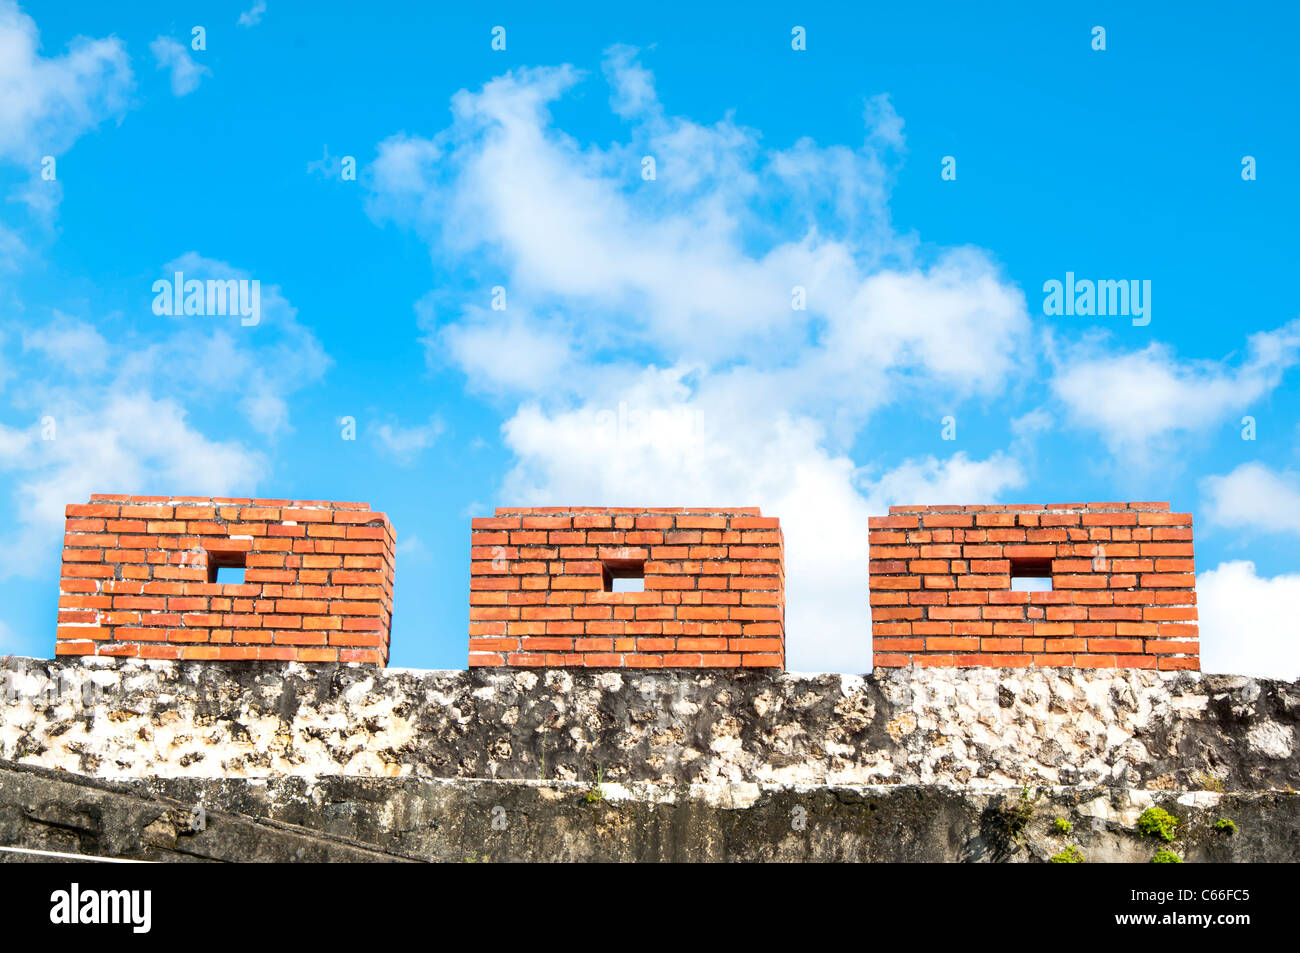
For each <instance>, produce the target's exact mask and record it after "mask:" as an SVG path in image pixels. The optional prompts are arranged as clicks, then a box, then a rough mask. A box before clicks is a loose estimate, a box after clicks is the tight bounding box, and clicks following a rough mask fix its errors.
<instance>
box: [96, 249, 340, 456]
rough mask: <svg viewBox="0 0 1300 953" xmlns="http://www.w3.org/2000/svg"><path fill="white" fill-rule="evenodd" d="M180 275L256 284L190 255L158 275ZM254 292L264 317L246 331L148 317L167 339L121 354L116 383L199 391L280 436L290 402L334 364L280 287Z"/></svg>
mask: <svg viewBox="0 0 1300 953" xmlns="http://www.w3.org/2000/svg"><path fill="white" fill-rule="evenodd" d="M178 271H179V272H182V273H183V274H184V276H185V280H187V281H188V280H190V279H197V280H200V281H206V280H208V279H217V280H226V279H235V280H248V281H251V280H252V279H253V276H252V275H251V273H250V272H248V271H245V270H244V269H241V268H237V267H235V266H233V265H231V264H229V263H228V262H224V261H220V260H217V259H214V258H206V257H204V256H203V255H200V254H199V253H198V252H194V251H190V252H186V253H185V254H183V255H181V256H180V257H178V258H176V259H175V260H173V261H170V262H168V263H167V264H166V265H164V266H163V268H162V270H161V271H160V272H159V274H158V277H159V278H166V279H168V280H174V279H173V276H174V274H175V273H176V272H178ZM258 280H259V281H261V279H258ZM259 287H260V289H261V292H260V293H261V319H260V321H259V322H258V324H256V325H254V326H249V327H244V326H243V325H242V324H241V323H240V318H239V317H238V316H208V315H189V316H179V317H153V316H151V317H150V320H151V321H154V322H160V323H161V324H162V329H163V330H164V332H165V333H162V334H159V335H157V336H156V337H154V338H153V339H152V340H151V341H150V342H149V343H147V344H146V343H136V342H133V344H134V346H132V347H130V348H128V349H124V350H123V353H122V354H121V355H120V357H119V358H118V361H117V363H116V365H115V367H116V376H117V378H118V379H119V381H121V382H123V383H129V384H132V385H144V384H149V385H150V386H158V385H159V384H163V383H165V384H167V385H168V387H169V390H170V392H172V393H184V394H191V393H199V394H202V395H203V396H204V398H205V399H206V400H209V401H211V400H212V399H215V398H221V399H229V400H232V401H234V402H235V405H236V406H237V407H238V408H239V410H240V411H241V412H242V413H243V415H244V417H245V418H246V419H247V420H248V421H249V423H251V424H252V425H253V427H254V428H255V429H256V430H257V431H258V432H260V433H263V434H267V435H270V436H274V435H277V434H280V433H283V432H285V431H286V430H288V429H289V405H288V398H289V396H290V395H292V394H293V393H294V392H296V391H298V390H300V389H302V388H303V387H306V386H308V385H310V384H313V383H315V382H316V381H318V380H319V379H320V378H321V377H322V376H323V375H324V373H325V371H326V369H327V368H329V366H330V364H331V360H330V358H329V356H328V355H327V354H326V353H325V351H324V349H323V348H322V347H321V344H320V342H319V341H318V340H317V338H316V336H315V334H313V333H312V331H311V330H310V329H309V328H307V327H306V326H304V325H303V324H302V323H301V322H299V321H298V309H297V308H295V307H294V306H293V305H292V304H291V303H290V302H289V300H288V299H287V298H286V297H285V296H284V293H283V291H282V290H281V288H280V286H279V285H276V284H268V283H266V282H264V281H263V282H261V284H260V285H259Z"/></svg>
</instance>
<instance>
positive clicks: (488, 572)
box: [469, 506, 785, 668]
mask: <svg viewBox="0 0 1300 953" xmlns="http://www.w3.org/2000/svg"><path fill="white" fill-rule="evenodd" d="M621 580H628V581H633V580H640V582H641V584H642V585H643V587H644V588H643V591H639V592H637V591H618V590H619V589H620V588H622V586H621V585H620V581H621ZM469 620H470V621H469V664H470V666H471V667H474V666H492V665H521V666H542V665H546V666H587V667H636V668H675V667H686V668H701V667H714V668H740V667H745V668H750V667H763V668H784V667H785V568H784V552H783V544H782V537H781V526H780V522H779V521H778V520H776V519H775V518H772V517H765V516H762V515H761V514H760V513H759V511H758V509H757V508H742V509H707V508H706V509H682V508H680V507H679V508H647V509H638V508H600V507H562V506H560V507H544V508H540V509H527V508H513V507H511V508H500V509H497V511H496V516H492V517H483V518H478V519H475V520H473V524H472V538H471V549H470V610H469Z"/></svg>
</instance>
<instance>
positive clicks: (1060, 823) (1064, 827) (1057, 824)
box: [1052, 817, 1074, 834]
mask: <svg viewBox="0 0 1300 953" xmlns="http://www.w3.org/2000/svg"><path fill="white" fill-rule="evenodd" d="M1052 826H1053V827H1054V828H1056V833H1058V834H1068V833H1070V832H1071V831H1072V830H1074V825H1073V824H1071V823H1070V822H1069V821H1067V820H1066V819H1065V818H1063V817H1058V818H1057V819H1056V820H1055V821H1053V822H1052Z"/></svg>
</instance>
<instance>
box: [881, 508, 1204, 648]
mask: <svg viewBox="0 0 1300 953" xmlns="http://www.w3.org/2000/svg"><path fill="white" fill-rule="evenodd" d="M889 513H890V515H889V516H880V517H872V518H871V519H870V520H869V523H868V529H869V531H870V532H869V545H870V574H871V575H870V578H871V619H872V622H871V635H872V642H873V645H872V651H873V655H874V660H875V665H876V666H877V667H892V666H903V665H922V666H929V665H939V666H985V665H987V666H1029V665H1055V666H1075V667H1078V668H1114V667H1121V668H1125V667H1127V668H1157V669H1166V670H1167V669H1199V668H1200V667H1201V663H1200V643H1199V641H1198V634H1197V621H1196V618H1197V617H1196V574H1195V562H1194V559H1193V556H1192V516H1191V514H1190V513H1170V512H1169V504H1168V503H1086V504H1084V503H1076V504H1062V505H1051V506H891V507H890V508H889ZM1021 577H1023V578H1034V577H1038V578H1040V579H1043V580H1046V579H1050V581H1051V589H1050V591H1034V592H1029V591H1014V590H1013V587H1012V580H1013V578H1021Z"/></svg>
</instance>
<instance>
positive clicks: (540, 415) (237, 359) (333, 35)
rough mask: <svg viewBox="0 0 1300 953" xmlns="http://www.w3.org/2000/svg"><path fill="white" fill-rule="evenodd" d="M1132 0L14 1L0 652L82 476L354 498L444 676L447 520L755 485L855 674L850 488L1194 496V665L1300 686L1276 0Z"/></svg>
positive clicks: (4, 170)
mask: <svg viewBox="0 0 1300 953" xmlns="http://www.w3.org/2000/svg"><path fill="white" fill-rule="evenodd" d="M904 6H906V5H904ZM1126 6H1127V5H1122V4H1117V3H1090V4H1084V3H1077V4H1076V3H1067V4H1053V5H1050V9H1049V8H1048V7H1049V5H1043V4H1024V5H1022V6H1020V7H1019V8H1018V9H1017V8H1010V7H1009V8H1008V9H1006V10H986V9H983V8H982V5H981V6H980V7H977V6H976V5H950V4H938V5H927V6H925V7H919V8H915V9H912V8H909V9H903V10H893V11H880V10H875V9H866V8H861V9H838V8H835V7H821V6H818V5H811V6H810V5H806V4H799V5H795V6H785V5H772V4H757V5H746V7H745V9H744V10H743V12H740V11H711V10H708V9H701V8H700V5H697V4H692V5H680V6H674V5H671V4H656V5H654V6H653V8H643V7H630V8H611V7H609V6H608V5H606V4H599V5H591V6H580V5H574V6H572V7H571V8H570V10H569V12H567V13H563V14H558V15H557V14H556V13H554V12H552V11H548V12H546V13H545V14H543V13H542V12H540V10H539V8H537V7H536V5H533V4H498V5H496V6H495V7H494V8H493V9H492V11H491V12H490V13H483V14H480V13H476V12H472V11H467V10H464V9H458V8H447V9H435V8H433V7H432V6H431V5H428V4H415V3H412V4H405V5H399V4H393V5H385V8H384V9H382V10H379V11H371V10H365V12H364V13H362V12H359V11H358V8H357V7H356V6H355V5H354V4H330V3H319V4H313V5H311V11H312V12H311V14H310V16H307V15H305V14H304V12H303V11H304V10H305V9H306V8H305V7H302V6H298V7H296V8H295V7H291V5H289V4H287V3H281V2H278V0H266V2H265V3H257V4H254V2H253V0H246V2H243V3H236V4H228V3H216V2H212V3H196V4H190V5H186V6H185V8H184V10H183V11H182V10H181V9H180V8H178V7H177V5H175V4H161V3H138V4H132V5H130V8H129V9H121V8H114V7H113V6H112V5H103V4H91V3H78V2H61V3H57V4H56V3H43V4H26V5H23V6H21V7H19V6H17V5H15V4H14V3H12V2H9V0H0V49H3V50H4V51H5V55H4V56H3V58H0V191H2V192H3V193H4V195H5V198H6V201H4V202H3V203H2V204H0V316H2V317H0V321H2V323H0V386H2V387H3V391H4V398H5V400H4V404H3V412H2V414H0V506H2V507H4V508H5V510H6V511H7V513H6V518H5V519H4V521H3V524H2V525H3V526H4V527H5V530H4V539H3V540H0V606H2V607H3V608H2V609H0V650H3V651H8V652H17V653H23V654H31V655H37V656H44V655H48V654H50V652H51V651H52V645H53V639H54V632H53V628H54V625H53V623H54V617H55V605H56V600H57V578H58V554H59V547H60V540H61V519H62V517H61V514H62V507H63V504H65V503H67V502H77V501H82V500H84V499H85V498H86V497H87V496H88V494H89V493H92V492H107V491H125V492H140V493H174V494H188V495H197V494H209V493H212V494H220V495H239V496H245V495H251V496H269V497H294V498H325V499H339V500H365V501H367V502H369V503H371V504H372V506H374V507H375V508H376V509H382V510H384V511H386V512H387V513H388V514H389V515H390V516H391V517H392V519H393V521H394V523H395V525H396V527H397V530H398V537H399V544H400V551H399V558H398V578H397V594H396V618H395V625H394V631H393V640H392V664H394V665H402V666H413V667H448V668H453V667H461V666H463V665H464V662H465V653H466V621H467V596H466V593H467V588H468V539H469V527H468V517H469V516H470V515H474V514H479V513H486V512H490V510H491V508H492V507H493V506H496V505H509V504H528V505H548V504H561V503H568V504H577V505H602V504H609V505H614V504H625V505H643V504H644V505H735V506H747V505H761V506H762V507H763V508H764V511H765V512H767V513H771V514H774V515H777V516H780V517H781V518H782V520H783V524H784V527H785V532H786V538H787V547H788V548H787V575H788V586H789V607H788V617H787V633H788V656H789V664H790V667H791V668H794V669H798V670H841V671H865V670H866V669H868V668H869V666H870V645H869V642H870V637H869V625H868V613H867V609H866V601H867V599H866V544H865V536H866V529H865V523H866V516H867V515H871V514H876V513H879V512H883V511H884V508H885V507H887V506H888V505H890V504H891V503H950V502H960V503H975V502H1069V501H1082V500H1110V499H1134V500H1170V501H1171V502H1172V504H1173V506H1174V508H1175V509H1178V510H1191V511H1192V512H1194V513H1195V514H1196V520H1197V560H1198V562H1197V566H1198V569H1199V571H1200V580H1199V588H1200V598H1201V606H1202V641H1203V647H1202V651H1203V654H1204V657H1205V665H1206V668H1207V669H1212V670H1218V671H1245V672H1257V673H1262V674H1273V675H1281V676H1287V677H1292V678H1293V677H1296V676H1298V675H1300V623H1297V621H1296V613H1295V611H1294V608H1293V607H1294V605H1296V604H1297V601H1300V557H1297V553H1296V543H1297V537H1300V476H1298V475H1297V474H1298V473H1300V461H1298V460H1297V458H1296V449H1295V448H1296V447H1297V446H1298V445H1300V439H1297V438H1300V419H1298V418H1297V413H1296V411H1297V385H1298V384H1300V372H1298V370H1297V367H1296V365H1297V363H1300V324H1297V323H1295V322H1296V321H1297V319H1298V318H1300V298H1298V294H1297V280H1296V267H1295V259H1296V250H1297V243H1296V239H1295V225H1294V223H1295V215H1296V210H1297V209H1298V208H1300V133H1297V128H1298V125H1300V124H1297V122H1296V118H1297V117H1296V110H1295V103H1296V102H1297V101H1300V89H1298V88H1297V87H1298V86H1300V84H1298V83H1297V71H1296V70H1295V67H1294V53H1293V50H1292V49H1291V48H1290V47H1291V43H1290V38H1291V37H1294V36H1295V35H1296V29H1297V26H1300V23H1297V19H1300V17H1298V16H1297V13H1296V11H1295V8H1294V7H1293V6H1292V5H1283V4H1278V5H1274V6H1270V5H1262V6H1257V7H1252V8H1251V13H1250V15H1249V16H1244V15H1243V16H1236V15H1234V16H1231V17H1227V16H1224V15H1223V14H1222V13H1221V12H1216V11H1215V10H1214V9H1213V8H1211V7H1210V6H1208V5H1204V6H1198V5H1195V4H1192V5H1188V4H1179V5H1177V6H1173V5H1169V6H1168V7H1167V8H1163V7H1162V6H1152V7H1151V8H1150V9H1148V10H1146V11H1138V12H1135V11H1131V10H1128V9H1126ZM196 26H201V27H203V29H204V43H203V46H204V47H205V48H204V49H201V50H199V49H194V48H193V39H194V38H193V33H192V31H193V28H194V27H196ZM497 26H501V27H504V30H505V49H504V50H494V49H493V48H492V39H493V28H494V27H497ZM796 26H799V27H803V28H804V31H805V36H806V44H805V45H806V48H805V49H802V50H795V49H792V30H793V29H794V28H795V27H796ZM1097 26H1101V27H1104V29H1105V49H1104V50H1097V49H1093V45H1094V27H1097ZM647 156H649V157H652V158H653V159H654V163H655V165H654V176H653V178H647V177H646V175H647V174H646V163H645V161H644V160H645V157H647ZM1246 156H1250V157H1253V158H1254V168H1255V178H1254V179H1245V178H1243V174H1242V172H1243V157H1246ZM47 157H52V158H53V160H54V170H55V171H54V178H53V179H52V180H50V179H48V178H44V177H43V176H42V170H43V169H44V168H45V167H46V158H47ZM344 157H351V158H352V159H354V160H355V168H356V177H355V179H351V178H345V177H344V174H343V170H344V168H345V164H344ZM945 157H950V158H951V160H952V162H949V163H948V166H949V168H955V173H956V175H955V178H949V179H945V178H943V176H942V175H941V173H942V171H943V168H944V164H945ZM176 270H184V271H185V272H186V274H187V275H188V276H193V277H198V278H206V277H235V278H249V279H257V280H258V281H259V282H260V285H261V289H262V302H261V305H262V307H261V320H260V322H259V323H258V324H257V325H256V326H251V327H245V326H242V325H241V323H240V321H239V320H238V318H234V317H227V316H211V315H209V316H196V315H192V316H188V317H186V316H181V317H173V316H165V315H163V316H159V315H156V314H154V312H153V309H152V307H151V305H152V301H153V298H154V295H153V291H152V287H153V283H154V282H155V281H156V280H158V279H160V278H168V277H170V276H171V275H172V273H173V272H174V271H176ZM1067 272H1070V273H1073V274H1074V275H1075V276H1076V278H1077V279H1091V280H1097V281H1100V280H1126V281H1127V280H1134V281H1137V282H1139V287H1140V286H1141V283H1142V282H1148V281H1149V282H1150V286H1149V287H1150V289H1151V291H1150V302H1149V303H1150V310H1149V314H1148V316H1149V318H1150V321H1149V323H1146V324H1142V323H1141V321H1140V320H1139V322H1138V323H1135V322H1134V320H1133V319H1132V318H1131V317H1130V316H1128V315H1123V314H1119V315H1115V314H1108V315H1086V316H1081V315H1071V316H1067V315H1055V314H1045V313H1044V298H1045V294H1044V283H1045V282H1048V281H1050V280H1053V279H1056V280H1061V281H1064V279H1065V276H1066V273H1067ZM796 287H798V288H801V289H803V292H802V297H803V300H804V305H805V306H804V307H803V308H802V309H801V308H797V307H795V306H794V302H795V298H796V295H795V293H794V289H795V288H796ZM494 288H501V289H504V293H505V299H504V300H505V309H504V310H494V309H493V289H494ZM345 417H352V418H353V419H354V420H355V422H356V439H355V440H345V439H343V437H342V434H343V424H342V422H341V421H342V418H345ZM1244 417H1251V418H1253V420H1254V439H1252V440H1246V439H1243V422H1242V421H1243V418H1244ZM945 418H952V421H951V422H950V425H949V426H947V428H945ZM49 419H52V420H53V421H54V424H55V428H54V431H53V433H52V434H51V433H49V432H48V427H45V426H44V425H43V423H42V422H43V421H47V420H49ZM945 429H946V430H947V433H948V435H949V436H953V437H955V439H944V436H945ZM51 435H52V436H53V437H54V439H47V438H48V437H49V436H51Z"/></svg>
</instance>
